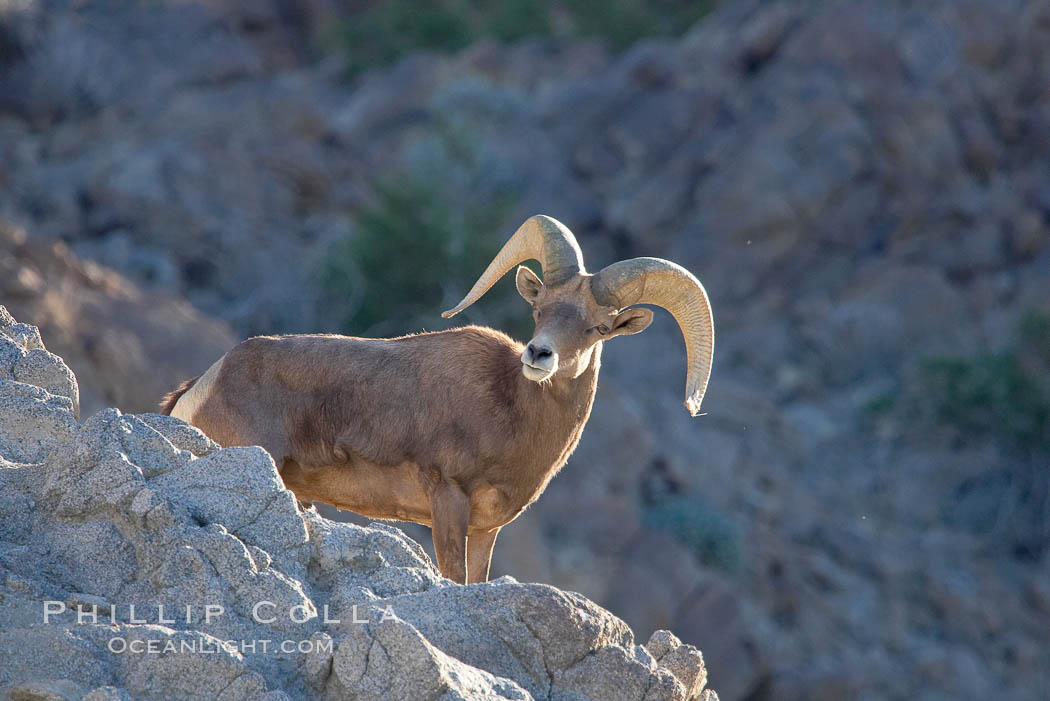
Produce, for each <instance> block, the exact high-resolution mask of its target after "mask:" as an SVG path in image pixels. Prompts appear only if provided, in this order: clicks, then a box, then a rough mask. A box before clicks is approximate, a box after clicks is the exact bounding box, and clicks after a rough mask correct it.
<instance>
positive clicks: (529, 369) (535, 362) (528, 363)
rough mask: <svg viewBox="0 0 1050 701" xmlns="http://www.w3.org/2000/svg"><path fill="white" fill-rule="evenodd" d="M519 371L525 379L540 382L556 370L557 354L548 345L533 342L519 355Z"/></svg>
mask: <svg viewBox="0 0 1050 701" xmlns="http://www.w3.org/2000/svg"><path fill="white" fill-rule="evenodd" d="M521 364H522V369H521V371H522V372H523V373H525V377H527V378H529V379H530V380H533V381H535V382H540V381H542V380H545V379H547V378H548V377H550V376H551V375H553V374H554V373H555V372H556V371H557V370H558V353H557V352H556V351H555V350H554V348H552V347H551V345H550V344H548V343H544V342H543V341H538V340H534V341H532V342H531V343H529V345H527V346H525V350H524V351H523V352H522V354H521Z"/></svg>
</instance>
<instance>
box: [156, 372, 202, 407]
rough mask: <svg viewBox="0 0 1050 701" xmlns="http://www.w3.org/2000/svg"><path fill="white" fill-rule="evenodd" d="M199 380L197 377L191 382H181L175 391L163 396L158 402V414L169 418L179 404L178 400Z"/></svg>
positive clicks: (198, 376)
mask: <svg viewBox="0 0 1050 701" xmlns="http://www.w3.org/2000/svg"><path fill="white" fill-rule="evenodd" d="M199 379H201V376H200V375H197V376H196V377H194V378H193V379H192V380H186V381H185V382H183V383H182V384H181V385H179V387H178V389H176V390H175V391H173V392H168V393H167V394H165V395H164V399H162V400H160V413H162V414H164V415H165V416H171V412H172V410H173V409H174V408H175V405H176V404H178V403H179V398H181V397H182V395H184V394H186V392H187V391H189V389H190V387H192V386H193V385H194V384H195V383H196V382H197V380H199Z"/></svg>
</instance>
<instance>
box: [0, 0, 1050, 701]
mask: <svg viewBox="0 0 1050 701" xmlns="http://www.w3.org/2000/svg"><path fill="white" fill-rule="evenodd" d="M331 6H332V3H328V2H326V1H325V0H317V1H316V2H311V1H310V0H274V2H267V3H258V4H254V3H253V4H252V7H253V8H254V7H265V8H267V10H266V11H262V10H260V11H257V12H255V11H252V10H248V9H245V8H247V7H248V6H247V5H244V4H238V3H226V2H208V3H200V4H197V3H182V2H179V3H174V2H173V3H166V2H158V3H127V2H118V1H112V2H111V1H106V2H93V3H68V2H61V1H59V0H54V1H49V2H42V1H41V2H27V3H20V4H19V7H21V8H24V9H23V10H20V11H19V12H18V13H16V15H17V17H16V19H15V20H12V21H10V22H8V23H7V24H6V25H5V26H6V30H5V37H6V38H7V40H8V41H7V43H6V44H5V46H10V47H14V48H13V49H11V50H9V51H5V52H4V53H3V58H2V59H0V60H2V65H0V214H2V215H3V216H5V217H7V218H9V219H10V220H11V221H14V222H17V223H19V224H20V225H21V226H24V227H25V230H26V231H27V232H28V233H29V236H30V238H31V239H37V240H43V241H48V242H50V241H54V240H63V241H66V242H67V243H68V245H69V247H70V248H71V249H72V250H73V251H74V252H75V253H76V254H77V255H80V256H84V257H85V258H89V259H92V260H95V261H99V262H101V263H103V264H105V265H107V266H112V267H115V268H117V269H119V270H120V271H121V272H122V273H123V274H125V275H126V276H128V277H130V278H132V279H133V280H134V281H135V283H136V284H139V285H142V286H145V287H148V288H151V289H159V290H163V291H165V292H167V293H169V294H181V295H184V296H185V297H186V298H188V299H189V300H190V301H192V303H193V304H194V305H195V306H196V307H197V308H199V309H201V310H203V311H204V312H205V313H208V314H211V315H213V316H217V317H221V318H222V319H224V320H226V321H228V322H229V323H230V324H232V325H233V327H234V328H235V329H236V330H237V333H238V334H240V335H247V334H249V333H253V332H257V331H265V332H271V331H300V330H303V331H305V330H310V331H315V330H319V329H321V328H323V325H324V323H325V321H326V319H327V318H328V317H326V315H325V313H324V312H325V309H324V306H325V304H324V303H322V302H324V301H325V300H322V299H321V298H320V297H319V294H318V290H317V285H316V280H315V278H316V272H317V262H318V260H319V259H321V258H323V257H324V256H325V255H327V252H328V250H329V249H328V248H327V243H328V242H329V241H331V240H337V239H342V238H346V237H350V238H353V237H355V236H357V235H359V233H360V231H361V230H362V221H361V220H362V212H363V211H364V210H365V209H366V208H367V207H368V206H369V205H370V204H371V203H373V202H374V201H375V199H376V192H377V185H378V184H379V183H381V182H382V181H384V180H385V179H387V178H389V177H391V176H399V177H400V176H406V175H407V176H409V177H411V178H413V179H414V180H416V181H422V182H424V183H428V184H430V186H432V187H434V188H435V189H436V190H437V192H439V193H440V195H441V197H442V198H443V199H444V201H447V202H450V203H452V204H453V206H454V207H456V208H459V207H462V208H463V209H464V210H467V209H469V208H470V207H471V206H472V205H473V204H475V203H478V202H487V201H489V200H490V199H498V198H499V197H503V196H505V195H507V194H508V193H509V194H510V195H511V198H510V199H511V200H512V201H513V206H512V207H510V208H509V210H508V212H507V213H506V219H507V221H506V222H505V224H504V225H502V226H494V227H492V231H491V234H489V236H490V237H491V239H492V242H493V243H496V242H498V241H500V240H502V239H503V238H505V236H506V235H507V233H508V232H509V231H510V230H512V227H513V226H514V225H515V224H516V223H518V222H519V221H520V220H521V219H522V218H523V217H524V216H526V215H529V214H532V213H534V212H536V211H543V212H547V213H550V214H552V215H554V216H557V217H558V218H559V219H562V220H563V221H565V222H566V223H567V224H569V225H570V226H571V227H572V228H573V230H574V231H576V232H577V233H578V235H579V238H580V240H581V244H582V247H583V249H584V252H585V254H586V256H587V261H588V265H589V266H590V267H591V268H592V269H596V268H598V267H600V266H601V265H603V264H605V263H608V262H610V261H611V260H613V259H614V258H618V257H626V256H629V255H663V256H667V257H670V258H674V259H675V260H677V261H678V262H680V263H682V264H683V265H685V266H687V267H688V268H690V269H691V270H693V271H695V272H696V273H697V275H698V276H699V277H700V278H701V279H702V280H703V281H704V282H705V284H706V286H707V288H708V290H709V292H710V294H711V296H712V300H713V304H714V308H715V313H716V317H717V324H718V343H717V344H716V359H715V361H716V364H715V372H714V376H713V380H712V384H711V389H710V393H709V396H708V398H707V400H706V402H705V408H706V409H707V411H708V416H706V417H704V418H703V419H700V420H694V421H690V420H688V419H687V418H686V417H685V416H683V415H682V412H681V411H680V409H679V398H678V396H677V394H678V392H679V391H680V383H681V374H682V353H681V347H680V340H679V338H678V335H677V334H678V332H677V330H676V329H675V328H674V327H673V325H672V324H671V323H669V321H668V320H667V319H666V317H663V316H660V317H658V319H657V322H656V323H654V325H653V327H652V328H651V329H650V330H649V331H647V332H646V333H645V334H644V335H642V336H639V337H635V338H630V339H624V340H622V341H617V342H615V343H614V344H610V348H609V349H608V351H607V352H606V354H605V356H604V361H605V363H604V364H605V368H604V369H603V378H602V383H601V387H600V394H599V397H598V400H597V404H596V407H595V413H594V415H593V418H592V420H591V423H590V425H589V427H588V429H587V431H586V432H585V434H584V436H583V441H582V442H581V445H580V448H579V450H578V452H577V454H576V456H575V457H574V458H573V460H572V462H571V463H570V464H569V466H568V467H567V469H566V470H565V471H564V472H563V473H562V474H561V475H560V476H559V477H558V479H557V480H555V481H554V482H553V483H552V485H551V487H550V489H548V491H547V493H546V494H545V495H544V497H543V498H542V499H541V500H540V501H539V502H538V503H537V504H536V506H535V508H533V509H531V510H530V511H529V512H527V513H526V514H525V515H524V516H523V517H522V519H519V522H517V523H515V524H513V525H512V526H511V527H509V528H507V529H505V531H504V533H503V535H501V541H500V543H498V544H497V551H496V559H495V562H494V568H495V569H496V570H498V571H499V572H502V573H508V574H511V575H513V576H515V577H516V578H518V579H521V580H528V581H543V582H549V583H552V584H556V585H558V586H562V587H566V588H570V589H573V590H576V591H580V592H582V593H584V594H585V595H587V596H589V597H590V598H592V599H594V600H595V601H598V602H600V603H602V604H603V605H606V606H608V607H610V608H611V609H612V610H613V611H615V612H616V613H617V615H620V616H622V617H623V618H624V619H625V620H626V621H627V622H628V623H629V624H631V625H632V626H633V627H634V628H635V629H637V630H639V631H646V632H648V631H649V630H653V629H655V628H660V627H672V628H673V629H674V630H676V632H678V633H680V634H681V635H682V637H683V638H684V639H686V640H687V642H691V643H694V644H698V645H699V646H700V647H701V648H702V649H703V650H704V652H705V654H706V655H707V658H708V661H709V662H710V663H711V667H712V670H713V671H712V679H713V684H714V685H715V686H716V687H717V688H718V689H719V691H720V692H721V693H722V695H723V697H725V698H729V699H745V698H748V699H771V698H775V699H796V698H797V699H801V698H805V699H822V698H824V699H849V698H859V699H865V700H867V699H871V700H875V699H886V698H890V699H906V698H911V697H912V696H913V695H914V694H915V690H916V689H922V693H923V695H924V696H925V697H926V698H929V699H956V698H962V697H968V696H992V695H995V696H997V697H999V698H1007V699H1018V700H1019V701H1024V700H1026V699H1030V698H1032V697H1033V689H1035V690H1038V689H1044V688H1048V687H1050V677H1048V674H1050V672H1048V668H1047V665H1046V664H1045V660H1046V659H1047V658H1048V657H1050V643H1048V639H1047V636H1046V632H1045V631H1046V630H1047V628H1048V627H1050V588H1048V586H1050V585H1048V584H1047V583H1048V582H1050V560H1048V558H1047V555H1046V546H1047V544H1050V532H1048V524H1050V518H1048V517H1047V516H1046V509H1045V503H1046V502H1045V499H1046V498H1047V497H1046V496H1045V495H1046V494H1048V491H1047V490H1048V484H1050V481H1048V479H1047V477H1046V474H1047V473H1046V470H1045V466H1046V464H1047V460H1048V459H1050V458H1048V456H1047V450H1046V447H1045V441H1043V442H1042V443H1040V442H1039V441H1038V440H1035V441H1031V440H1029V441H1027V442H1025V443H1024V444H1023V445H1021V446H1020V448H1019V447H1018V446H1017V445H1015V443H1016V441H1015V440H1014V439H1015V438H1016V436H1014V435H1012V433H1016V431H1013V429H1011V428H1010V426H1012V425H1015V424H1016V423H1017V421H1016V419H1017V418H1018V416H1017V412H1016V411H1014V410H1013V409H1011V408H1010V407H1015V408H1018V409H1019V410H1022V411H1023V410H1028V411H1029V414H1028V415H1026V416H1021V417H1020V419H1021V421H1020V424H1021V425H1022V426H1023V425H1025V424H1033V425H1035V426H1036V427H1037V429H1038V427H1040V426H1045V420H1044V423H1043V424H1040V423H1039V421H1040V416H1041V415H1042V413H1041V412H1043V411H1044V409H1043V407H1045V404H1046V396H1047V395H1046V393H1045V392H1042V390H1040V389H1039V385H1038V382H1032V381H1031V377H1032V376H1036V377H1037V378H1039V377H1041V378H1042V379H1043V380H1044V382H1045V374H1046V373H1045V371H1043V374H1042V375H1039V374H1038V372H1039V371H1038V370H1036V371H1034V372H1028V371H1023V372H1015V370H1018V369H1019V368H1020V369H1021V370H1024V368H1027V367H1028V366H1029V361H1028V359H1027V358H1026V357H1023V356H1022V354H1017V353H1015V352H1014V349H1013V348H1012V346H1013V344H1014V343H1015V329H1016V328H1017V327H1018V326H1019V325H1020V324H1021V322H1022V320H1023V319H1024V318H1026V316H1028V315H1030V314H1033V313H1035V314H1042V315H1043V316H1045V315H1047V314H1050V294H1048V292H1047V280H1048V279H1050V174H1048V171H1047V169H1046V163H1047V161H1048V159H1050V139H1047V137H1046V135H1047V134H1048V133H1050V81H1048V80H1047V76H1048V75H1050V49H1048V47H1050V6H1048V4H1047V3H1046V2H1045V1H1043V0H1003V1H1001V2H1000V1H993V0H987V1H983V2H982V1H977V0H934V1H932V2H922V3H916V2H880V1H876V0H861V1H856V0H829V1H826V2H809V3H798V2H788V1H779V2H778V1H773V2H761V1H759V0H739V1H735V2H725V3H722V7H721V8H720V9H719V10H718V11H717V12H715V13H713V14H712V15H711V16H710V17H709V18H708V19H706V20H704V21H703V22H702V23H701V24H700V25H698V26H697V27H696V28H695V29H694V30H692V31H691V32H689V34H688V35H686V36H685V37H683V38H681V39H679V40H673V41H648V42H643V43H641V44H639V45H637V46H635V47H633V48H632V49H631V50H629V51H627V52H626V53H624V54H621V55H618V56H614V55H611V54H610V53H609V52H608V51H606V50H604V49H603V48H602V47H600V46H598V45H595V44H593V43H578V44H559V43H557V42H547V41H523V42H520V43H518V44H515V45H513V46H501V45H498V44H494V43H490V42H483V43H479V44H478V45H475V46H473V47H471V48H469V49H467V50H466V51H464V52H462V53H460V54H458V55H455V56H432V55H420V56H414V57H411V58H409V59H406V60H404V61H402V62H401V63H399V64H398V65H396V66H394V67H392V68H390V69H386V70H380V71H373V72H372V73H370V74H367V75H365V76H363V77H362V78H361V79H359V80H358V81H357V82H355V83H351V84H348V83H346V82H345V81H344V80H343V79H342V77H341V70H340V65H339V62H338V61H336V60H330V59H325V60H322V61H315V60H311V59H310V58H309V57H308V52H307V53H300V52H297V51H295V50H291V49H290V48H289V47H295V46H302V45H303V44H304V43H305V42H306V40H307V37H305V36H304V35H302V34H298V35H297V34H296V33H297V32H298V31H299V29H300V28H299V26H298V25H295V24H294V23H292V22H288V21H286V20H287V17H288V16H289V15H292V16H301V17H317V16H319V15H320V14H322V13H321V11H320V9H322V8H325V7H331ZM289 8H291V10H292V11H288V10H289ZM313 10H317V11H316V12H314V11H313ZM464 144H466V145H468V146H469V148H468V149H466V151H467V152H468V154H469V158H466V159H464V158H463V151H462V150H461V148H460V147H462V146H463V145H464ZM435 183H436V185H435ZM404 255H405V259H404V260H400V261H398V265H400V266H401V267H402V268H408V269H413V270H415V269H422V268H423V267H424V266H427V265H429V264H430V261H429V260H419V259H413V257H412V251H411V247H406V250H405V251H404ZM468 284H469V283H468ZM457 292H458V293H461V292H462V290H449V291H448V294H449V295H454V294H455V293H457ZM350 301H352V300H346V301H345V302H344V300H343V299H341V298H340V299H336V300H327V301H326V302H327V304H328V305H329V306H341V305H343V304H344V303H345V304H349V303H350ZM446 301H454V300H439V299H434V300H433V302H432V308H433V319H434V323H439V320H438V318H437V313H438V312H439V311H440V310H441V309H444V308H447V306H448V305H447V304H446V305H443V302H446ZM427 303H430V302H429V300H428V302H427ZM478 306H479V307H484V306H485V305H478ZM28 318H34V319H35V318H36V317H28ZM142 342H144V341H142ZM1040 343H1042V345H1040ZM1045 346H1046V343H1043V342H1037V343H1036V344H1035V349H1036V350H1038V349H1039V348H1045ZM1004 354H1005V355H1004ZM945 357H947V358H949V360H951V362H957V363H963V365H962V366H961V367H963V368H964V369H965V368H967V367H970V368H975V369H976V370H977V371H978V373H977V374H978V375H982V374H984V375H989V373H988V372H987V371H988V370H989V368H991V369H992V373H991V374H990V380H991V381H992V385H991V387H990V388H989V387H988V386H986V385H979V386H978V389H979V390H982V391H977V392H969V393H967V392H965V391H964V392H959V391H958V388H955V391H954V393H953V391H951V388H950V387H949V388H948V391H946V390H945V388H943V387H942V388H940V389H938V387H936V386H931V385H930V384H929V383H928V381H927V380H926V379H924V378H925V375H924V372H925V370H924V368H926V367H927V365H928V363H929V362H930V361H935V360H938V359H939V358H940V359H943V358H945ZM975 359H977V360H975ZM982 359H983V360H982ZM1004 359H1005V360H1004ZM989 360H991V361H992V362H991V363H989V362H986V361H989ZM978 361H980V362H978ZM207 362H208V361H207V360H204V359H203V358H202V359H201V363H202V364H201V365H200V366H198V367H196V368H192V372H190V373H187V374H193V373H195V372H199V371H200V370H202V369H203V368H204V366H206V364H207ZM967 363H969V365H967ZM981 363H983V364H981ZM1032 367H1035V368H1037V369H1038V368H1041V367H1044V366H1041V365H1038V364H1037V365H1033V366H1032ZM994 368H1000V370H999V371H998V374H995V371H994ZM1003 368H1005V370H1006V371H1005V372H1004V371H1003ZM83 376H84V378H86V379H92V380H93V379H94V377H95V375H93V374H88V375H83ZM1018 378H1020V380H1018ZM110 381H111V382H112V383H114V388H111V389H109V390H108V392H109V393H110V394H109V396H121V397H125V396H126V397H127V402H128V403H127V404H121V406H122V407H123V408H125V409H127V410H129V411H142V410H148V408H149V407H150V406H151V403H152V400H150V403H143V404H137V401H138V400H137V399H135V400H134V402H133V401H132V395H131V393H130V392H129V393H128V394H126V395H125V394H121V393H123V392H128V390H124V389H120V386H121V385H122V379H121V378H120V377H119V376H115V375H114V376H112V378H111V380H110ZM986 384H987V383H986ZM964 389H965V388H964ZM985 390H988V391H985ZM996 397H999V398H1000V399H999V400H998V401H999V409H1000V410H991V411H989V410H988V408H989V405H990V404H991V403H992V401H993V400H995V398H996ZM1004 397H1005V399H1004ZM1004 406H1005V407H1006V408H1007V409H1008V410H1009V411H1008V412H1007V415H1004V414H1003V411H1001V409H1002V408H1003V407H1004ZM1026 408H1027V409H1026ZM966 412H971V414H970V415H968V414H967V413H966ZM972 412H985V413H977V414H976V415H973V414H972ZM1010 412H1013V413H1010ZM960 413H962V415H963V416H964V418H965V417H968V420H967V421H962V422H960V421H958V420H954V419H953V420H944V419H943V416H945V415H953V414H954V415H958V414H960ZM1033 422H1034V423H1033ZM1029 433H1031V431H1029ZM1036 433H1038V430H1037V431H1036ZM1048 433H1050V431H1048V430H1045V429H1044V430H1043V435H1046V434H1048ZM610 446H615V449H612V450H611V449H610ZM1041 495H1042V496H1041ZM1040 499H1044V501H1040ZM420 536H421V540H422V541H423V542H425V539H426V537H427V536H426V534H425V533H421V534H420ZM654 571H656V572H660V573H661V576H660V577H658V578H653V577H652V573H653V572H654ZM639 590H644V591H645V592H646V596H644V597H643V596H638V595H637V592H638V591H639ZM643 635H644V633H643Z"/></svg>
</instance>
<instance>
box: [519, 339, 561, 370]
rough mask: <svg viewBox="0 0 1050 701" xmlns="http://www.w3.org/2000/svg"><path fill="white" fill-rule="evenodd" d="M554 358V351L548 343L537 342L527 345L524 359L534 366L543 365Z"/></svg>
mask: <svg viewBox="0 0 1050 701" xmlns="http://www.w3.org/2000/svg"><path fill="white" fill-rule="evenodd" d="M552 358H554V351H553V350H552V349H551V347H550V346H548V345H546V344H538V343H535V342H532V343H530V344H529V345H527V346H525V354H524V356H523V357H522V360H523V361H524V362H526V363H528V364H529V365H532V366H533V367H543V366H544V365H545V364H546V363H549V362H550V361H551V359H552Z"/></svg>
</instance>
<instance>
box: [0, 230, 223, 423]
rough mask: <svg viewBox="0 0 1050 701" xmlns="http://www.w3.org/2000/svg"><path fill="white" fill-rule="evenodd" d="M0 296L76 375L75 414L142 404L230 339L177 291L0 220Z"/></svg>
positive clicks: (205, 363) (219, 325)
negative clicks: (139, 280)
mask: <svg viewBox="0 0 1050 701" xmlns="http://www.w3.org/2000/svg"><path fill="white" fill-rule="evenodd" d="M0 300H3V302H4V304H6V305H7V306H8V308H9V309H10V310H11V313H12V314H17V315H18V316H20V317H22V318H26V319H33V320H34V321H35V322H36V323H37V324H38V325H39V327H40V329H41V332H42V334H43V335H44V336H46V337H47V339H48V345H49V346H50V347H51V348H52V349H54V351H55V352H56V353H58V354H59V355H61V356H62V358H63V360H64V361H65V362H66V363H67V364H68V365H69V366H70V368H72V369H73V371H74V372H76V374H77V375H78V376H79V377H81V378H83V382H82V383H81V385H80V406H81V408H82V410H83V412H84V416H85V418H86V417H88V416H90V415H91V414H93V413H95V412H96V411H98V410H99V409H103V408H105V407H107V406H122V407H134V408H139V409H142V410H150V409H152V408H154V407H155V406H156V405H157V401H158V398H159V397H161V396H163V395H164V394H165V393H166V392H168V391H170V389H171V388H172V387H175V386H177V385H178V383H180V382H181V381H182V380H184V379H186V378H188V377H193V376H194V375H196V374H198V373H199V372H200V368H201V367H207V366H208V365H209V364H210V363H212V362H214V360H215V358H217V357H219V356H220V355H222V354H223V353H225V352H226V351H227V350H229V349H230V347H231V346H233V344H234V343H235V342H236V337H235V336H234V334H233V331H232V330H231V329H230V327H229V326H228V325H227V324H225V323H224V322H222V321H220V320H218V319H214V318H211V317H208V316H206V315H205V314H202V313H201V312H199V311H198V310H196V309H194V308H193V307H192V306H191V305H190V304H188V303H187V302H186V300H185V299H183V298H182V297H181V296H180V295H177V294H173V293H171V292H170V291H164V290H156V289H153V290H150V289H143V287H142V286H141V285H139V284H136V283H135V282H133V281H132V280H129V279H128V278H127V277H126V276H124V275H121V274H120V273H118V272H116V271H115V270H113V269H112V268H109V267H105V266H102V265H99V264H97V263H95V262H93V261H84V260H81V259H80V258H79V257H78V256H77V255H76V254H74V253H73V252H72V251H70V250H69V248H68V247H67V246H66V245H65V244H63V243H60V242H59V243H47V242H41V241H39V240H27V237H26V235H25V232H24V231H22V230H21V229H19V228H18V227H16V226H14V225H12V224H10V223H9V222H6V221H3V220H0Z"/></svg>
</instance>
